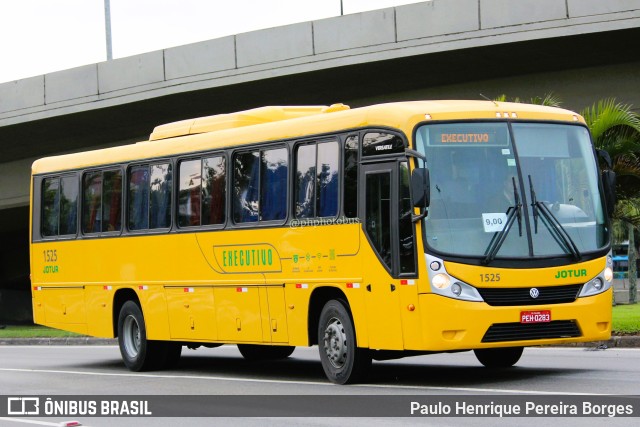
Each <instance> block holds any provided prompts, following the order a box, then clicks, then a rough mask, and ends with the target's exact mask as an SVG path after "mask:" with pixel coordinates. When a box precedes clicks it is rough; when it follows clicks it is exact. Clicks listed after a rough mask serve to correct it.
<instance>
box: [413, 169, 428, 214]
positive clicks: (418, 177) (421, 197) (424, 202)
mask: <svg viewBox="0 0 640 427" xmlns="http://www.w3.org/2000/svg"><path fill="white" fill-rule="evenodd" d="M430 193H431V190H430V183H429V169H427V168H415V169H414V170H413V173H412V174H411V194H412V196H413V207H414V208H420V209H424V208H427V207H429V201H430V198H431V194H430Z"/></svg>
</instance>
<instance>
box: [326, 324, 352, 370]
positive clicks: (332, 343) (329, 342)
mask: <svg viewBox="0 0 640 427" xmlns="http://www.w3.org/2000/svg"><path fill="white" fill-rule="evenodd" d="M324 351H325V354H326V355H327V359H328V360H329V363H331V365H332V366H333V367H334V368H342V367H344V365H345V363H346V362H347V354H348V347H347V334H345V332H344V326H343V325H342V322H341V321H340V319H337V318H335V317H332V318H331V320H329V322H328V323H327V327H326V328H325V330H324Z"/></svg>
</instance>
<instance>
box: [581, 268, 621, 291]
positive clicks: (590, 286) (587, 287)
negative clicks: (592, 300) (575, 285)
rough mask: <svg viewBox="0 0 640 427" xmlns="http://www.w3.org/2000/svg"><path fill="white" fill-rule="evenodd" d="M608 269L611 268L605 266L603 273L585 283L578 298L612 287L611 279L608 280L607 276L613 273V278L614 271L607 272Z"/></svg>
mask: <svg viewBox="0 0 640 427" xmlns="http://www.w3.org/2000/svg"><path fill="white" fill-rule="evenodd" d="M607 270H610V269H609V268H608V267H607V268H605V269H604V270H603V271H602V273H600V274H599V275H597V276H596V277H594V278H593V279H591V280H589V281H588V282H587V283H585V284H584V286H583V287H582V290H581V291H580V293H579V294H578V298H582V297H590V296H593V295H598V294H601V293H603V292H605V291H606V290H608V289H609V288H610V287H611V280H607V276H608V275H611V278H613V271H610V272H607Z"/></svg>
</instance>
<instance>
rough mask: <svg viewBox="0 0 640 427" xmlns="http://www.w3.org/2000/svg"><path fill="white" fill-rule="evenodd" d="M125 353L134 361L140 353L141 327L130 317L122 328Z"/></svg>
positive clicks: (125, 320)
mask: <svg viewBox="0 0 640 427" xmlns="http://www.w3.org/2000/svg"><path fill="white" fill-rule="evenodd" d="M122 332H123V342H124V351H126V352H127V356H129V357H130V358H132V359H134V358H136V357H137V356H138V353H139V352H140V341H141V337H140V326H139V325H138V321H137V320H136V318H135V317H133V316H131V315H129V316H127V317H126V319H124V325H123V328H122Z"/></svg>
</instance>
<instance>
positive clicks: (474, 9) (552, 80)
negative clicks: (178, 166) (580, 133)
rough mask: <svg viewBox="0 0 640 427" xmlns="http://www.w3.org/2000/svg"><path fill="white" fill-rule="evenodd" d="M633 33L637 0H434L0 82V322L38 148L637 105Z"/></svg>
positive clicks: (637, 24) (17, 296) (21, 314)
mask: <svg viewBox="0 0 640 427" xmlns="http://www.w3.org/2000/svg"><path fill="white" fill-rule="evenodd" d="M638 41H640V0H607V1H601V0H434V1H429V2H424V3H416V4H411V5H406V6H400V7H395V8H388V9H383V10H377V11H371V12H366V13H360V14H353V15H346V16H341V17H336V18H330V19H323V20H318V21H313V22H304V23H298V24H293V25H288V26H284V27H278V28H271V29H266V30H261V31H255V32H250V33H244V34H237V35H232V36H228V37H224V38H220V39H215V40H208V41H204V42H200V43H195V44H190V45H186V46H180V47H175V48H169V49H164V50H161V51H155V52H149V53H145V54H141V55H136V56H132V57H127V58H121V59H116V60H113V61H109V62H102V63H98V64H91V65H86V66H82V67H78V68H74V69H70V70H64V71H59V72H55V73H50V74H46V75H43V76H37V77H31V78H26V79H22V80H18V81H14V82H9V83H3V84H0V238H1V239H2V242H3V245H1V248H0V321H2V320H3V318H5V319H6V318H10V319H18V320H22V319H26V318H28V317H29V316H30V313H29V309H30V308H29V307H30V306H29V294H28V289H29V286H28V256H27V251H28V236H27V233H28V231H27V230H28V224H27V222H28V207H27V205H28V198H29V170H30V165H31V162H32V161H33V160H34V159H36V158H38V157H42V156H45V155H50V154H56V153H63V152H69V151H77V150H85V149H90V148H93V147H99V146H111V145H119V144H125V143H130V142H134V141H138V140H142V139H147V137H148V135H149V133H150V132H151V130H152V129H153V127H154V126H156V125H157V124H161V123H166V122H170V121H176V120H181V119H186V118H192V117H198V116H204V115H211V114H217V113H225V112H232V111H237V110H242V109H247V108H253V107H257V106H262V105H289V104H330V103H334V102H343V103H346V104H349V105H351V106H352V107H354V106H360V105H366V104H371V103H376V102H384V101H393V100H409V99H436V98H470V99H478V98H479V97H480V94H481V93H482V94H484V95H486V96H489V97H494V96H497V95H499V94H503V93H506V94H507V95H510V96H519V97H521V98H524V99H527V98H529V97H533V96H541V95H544V94H546V93H549V92H553V93H554V94H556V95H558V96H560V97H561V98H562V99H563V100H564V105H565V106H566V107H567V108H570V109H574V110H580V109H582V108H584V107H586V106H589V105H591V104H592V103H593V102H594V101H596V100H598V99H601V98H605V97H616V98H617V100H618V101H620V102H625V103H631V104H633V105H634V106H635V107H636V108H638V107H640V90H639V88H640V49H638V48H637V45H638ZM15 307H19V308H18V309H17V310H16V309H14V308H15ZM24 307H27V308H26V309H25V308H24Z"/></svg>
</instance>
